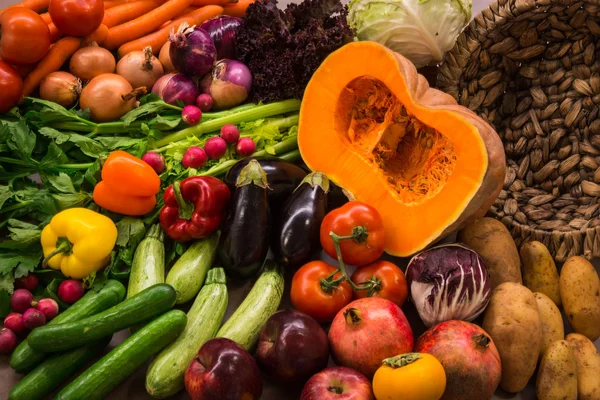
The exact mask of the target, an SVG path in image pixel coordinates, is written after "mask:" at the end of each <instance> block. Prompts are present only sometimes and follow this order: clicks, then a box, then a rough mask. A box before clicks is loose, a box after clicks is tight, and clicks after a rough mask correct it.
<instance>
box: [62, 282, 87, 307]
mask: <svg viewBox="0 0 600 400" xmlns="http://www.w3.org/2000/svg"><path fill="white" fill-rule="evenodd" d="M82 296H83V285H82V284H81V282H79V281H76V280H74V279H68V280H66V281H63V282H62V283H61V284H60V286H59V287H58V297H59V298H60V299H61V300H62V301H64V302H65V303H67V304H73V303H75V302H76V301H77V300H79V299H80V298H81V297H82Z"/></svg>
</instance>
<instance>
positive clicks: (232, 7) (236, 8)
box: [223, 0, 255, 18]
mask: <svg viewBox="0 0 600 400" xmlns="http://www.w3.org/2000/svg"><path fill="white" fill-rule="evenodd" d="M254 1H255V0H239V1H238V2H237V3H235V4H227V5H225V6H223V15H229V16H230V17H238V18H242V17H245V16H246V9H247V8H248V6H249V5H250V4H252V3H254Z"/></svg>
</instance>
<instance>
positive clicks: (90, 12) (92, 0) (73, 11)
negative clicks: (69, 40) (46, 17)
mask: <svg viewBox="0 0 600 400" xmlns="http://www.w3.org/2000/svg"><path fill="white" fill-rule="evenodd" d="M48 13H49V14H50V18H52V22H53V23H54V25H56V27H57V28H58V30H59V31H61V32H62V33H64V34H65V35H69V36H85V35H89V34H90V33H92V32H94V31H95V30H96V29H98V27H99V26H100V24H101V23H102V18H104V2H103V1H102V0H50V6H49V7H48Z"/></svg>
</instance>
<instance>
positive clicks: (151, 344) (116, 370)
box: [55, 310, 187, 400]
mask: <svg viewBox="0 0 600 400" xmlns="http://www.w3.org/2000/svg"><path fill="white" fill-rule="evenodd" d="M186 321H187V318H186V316H185V313H184V312H183V311H180V310H171V311H169V312H166V313H165V314H163V315H161V316H160V317H158V318H156V319H155V320H154V321H152V322H150V323H148V325H146V326H144V327H143V328H141V329H140V330H139V331H137V332H136V333H134V334H133V335H131V336H130V337H128V338H127V339H126V340H125V341H124V342H123V343H121V344H120V345H118V346H117V347H115V348H114V349H113V350H112V351H111V352H110V353H108V354H107V355H105V356H104V357H102V358H101V359H100V360H99V361H98V362H97V363H96V364H94V365H92V366H91V367H90V368H88V369H87V370H86V371H84V372H83V373H82V374H81V375H79V376H78V377H77V378H75V380H74V381H73V382H71V383H70V384H68V385H67V386H65V388H64V389H63V390H61V391H60V393H58V395H57V396H56V397H55V400H83V399H85V400H95V399H103V398H105V397H106V396H107V395H108V394H109V393H110V392H111V391H112V390H113V389H114V388H115V387H116V386H117V385H118V384H119V383H121V382H122V381H123V380H125V379H126V378H127V377H128V376H129V375H131V374H132V373H133V372H135V370H136V369H138V368H139V367H141V366H142V364H144V363H145V362H146V361H147V360H148V359H149V358H150V357H152V355H154V354H156V353H158V352H159V351H160V350H162V349H163V348H164V347H165V346H166V345H168V344H169V343H171V342H173V341H174V340H175V339H177V337H178V336H179V335H180V334H181V332H182V331H183V329H184V328H185V323H186Z"/></svg>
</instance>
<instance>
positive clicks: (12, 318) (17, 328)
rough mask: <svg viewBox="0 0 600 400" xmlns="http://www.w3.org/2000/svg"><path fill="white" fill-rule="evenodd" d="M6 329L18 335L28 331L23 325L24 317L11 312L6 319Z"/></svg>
mask: <svg viewBox="0 0 600 400" xmlns="http://www.w3.org/2000/svg"><path fill="white" fill-rule="evenodd" d="M4 327H5V328H8V329H10V330H11V331H13V332H14V333H15V334H17V335H20V334H22V333H24V332H25V331H26V330H27V328H25V324H24V323H23V315H22V314H19V313H16V312H11V313H10V314H8V315H7V316H6V318H4Z"/></svg>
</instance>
